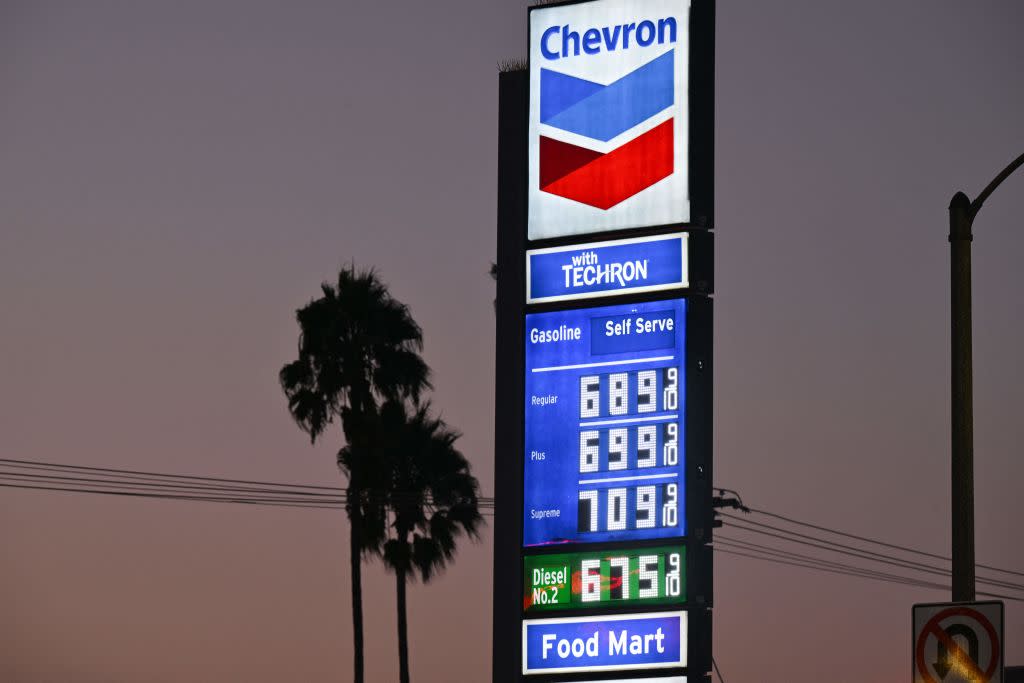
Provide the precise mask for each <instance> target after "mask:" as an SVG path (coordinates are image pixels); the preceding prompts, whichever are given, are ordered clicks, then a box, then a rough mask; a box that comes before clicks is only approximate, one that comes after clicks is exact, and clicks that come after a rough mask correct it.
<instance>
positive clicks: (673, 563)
mask: <svg viewBox="0 0 1024 683" xmlns="http://www.w3.org/2000/svg"><path fill="white" fill-rule="evenodd" d="M679 573H680V567H679V553H669V554H668V569H667V570H666V571H665V595H667V596H668V597H670V598H678V597H679V593H680V590H681V585H680V580H679Z"/></svg>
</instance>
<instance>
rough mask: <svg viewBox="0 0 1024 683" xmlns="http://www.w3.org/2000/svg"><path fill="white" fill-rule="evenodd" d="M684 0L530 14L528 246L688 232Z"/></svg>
mask: <svg viewBox="0 0 1024 683" xmlns="http://www.w3.org/2000/svg"><path fill="white" fill-rule="evenodd" d="M689 20H690V0H643V2H640V1H638V0H596V1H595V2H586V3H578V4H566V5H553V6H550V7H544V6H541V7H536V8H532V9H531V11H530V106H529V116H530V120H529V186H528V205H529V212H528V214H529V215H528V235H529V238H530V239H531V240H536V239H545V238H549V237H559V236H564V235H576V234H585V233H592V232H604V231H608V230H617V229H622V228H638V227H645V226H656V225H670V224H679V223H687V222H689V220H690V194H689V177H690V168H689V157H688V153H689V135H690V111H689V91H690V87H689V85H690V84H689V59H690V33H689V32H690V25H689Z"/></svg>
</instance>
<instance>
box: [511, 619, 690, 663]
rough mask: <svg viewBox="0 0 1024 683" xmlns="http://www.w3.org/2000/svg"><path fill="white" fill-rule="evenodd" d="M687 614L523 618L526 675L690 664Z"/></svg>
mask: <svg viewBox="0 0 1024 683" xmlns="http://www.w3.org/2000/svg"><path fill="white" fill-rule="evenodd" d="M686 616H687V613H686V612H654V613H650V614H621V615H615V616H602V617H571V618H566V619H537V620H527V621H524V622H523V673H524V674H540V673H565V672H570V671H572V672H584V671H627V670H632V669H660V668H669V667H683V666H686V660H687V657H686V655H687V633H686V632H687V619H686Z"/></svg>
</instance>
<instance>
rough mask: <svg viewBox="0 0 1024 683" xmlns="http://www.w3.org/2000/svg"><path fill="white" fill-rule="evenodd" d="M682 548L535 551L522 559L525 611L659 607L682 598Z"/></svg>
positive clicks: (684, 565)
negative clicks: (644, 605)
mask: <svg viewBox="0 0 1024 683" xmlns="http://www.w3.org/2000/svg"><path fill="white" fill-rule="evenodd" d="M685 553H686V551H685V549H684V548H682V547H680V546H670V547H658V548H643V549H636V550H606V551H603V552H589V553H571V554H558V555H534V556H530V557H526V558H524V560H523V565H524V566H523V578H524V580H525V583H524V586H523V609H524V611H526V612H528V613H533V612H540V611H544V610H552V609H567V608H580V607H584V608H587V607H609V606H618V605H623V604H627V603H628V604H630V605H633V604H651V605H663V604H671V603H681V602H683V601H685V600H686V582H685V575H686V554H685Z"/></svg>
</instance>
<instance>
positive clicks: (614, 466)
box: [608, 429, 629, 470]
mask: <svg viewBox="0 0 1024 683" xmlns="http://www.w3.org/2000/svg"><path fill="white" fill-rule="evenodd" d="M628 456H629V431H628V430H626V429H613V430H611V431H610V432H608V469H609V470H624V469H626V466H627V464H628V463H627V462H626V460H627V458H628Z"/></svg>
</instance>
